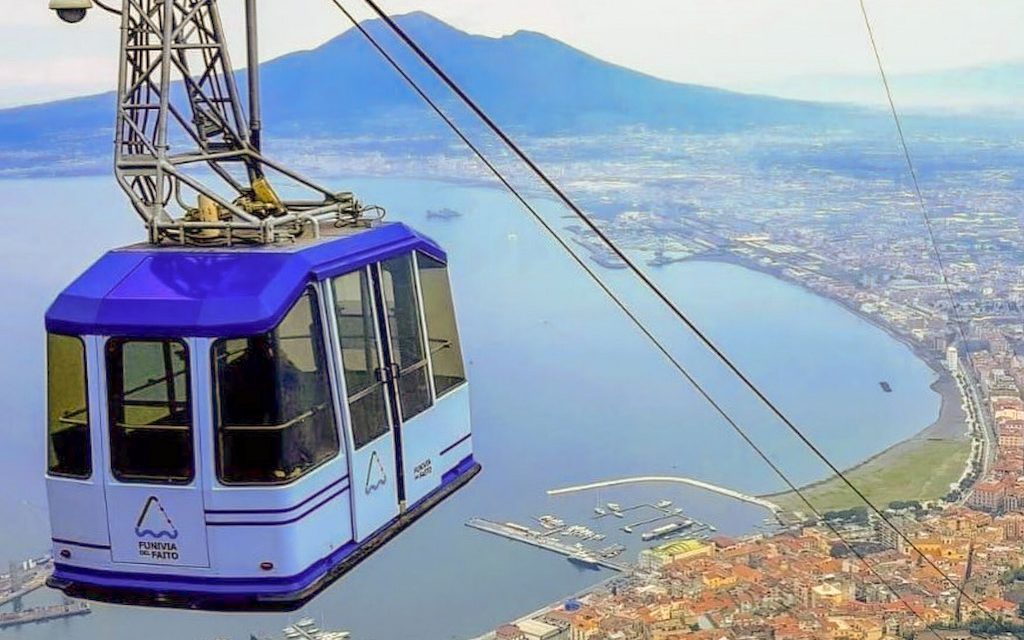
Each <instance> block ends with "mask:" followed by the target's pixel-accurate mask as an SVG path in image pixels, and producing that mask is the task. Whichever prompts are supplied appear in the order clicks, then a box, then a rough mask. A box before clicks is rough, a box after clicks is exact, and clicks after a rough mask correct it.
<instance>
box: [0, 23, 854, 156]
mask: <svg viewBox="0 0 1024 640" xmlns="http://www.w3.org/2000/svg"><path fill="white" fill-rule="evenodd" d="M399 22H400V23H401V24H402V25H403V26H404V27H405V28H406V29H407V30H408V31H409V32H410V33H411V34H412V35H413V36H414V37H415V38H416V39H417V40H418V41H419V42H421V43H422V45H423V47H424V48H425V49H426V50H427V51H429V52H430V53H431V54H432V55H433V56H435V57H436V59H437V60H438V61H439V62H440V64H441V65H443V66H444V67H445V68H446V69H448V70H449V71H450V73H451V74H452V76H454V77H455V79H456V80H457V81H459V82H460V83H461V84H462V85H463V86H464V87H465V88H466V90H467V91H468V92H469V93H470V94H471V95H473V96H474V97H475V98H476V99H478V100H479V101H480V103H481V104H482V105H483V106H484V107H485V108H486V109H487V110H488V111H490V112H491V113H492V114H493V115H494V117H495V119H497V120H498V121H499V122H501V123H502V124H503V125H505V126H507V127H509V128H510V129H512V130H516V131H520V132H524V133H528V134H534V135H545V134H553V133H587V132H593V131H600V130H604V129H607V128H609V127H618V126H626V125H643V126H646V127H651V128H676V129H682V130H688V131H728V130H735V129H742V128H748V127H754V126H771V125H778V124H796V123H807V122H817V121H823V120H832V119H840V118H844V117H847V116H850V115H851V114H853V113H854V112H852V111H850V110H847V109H844V108H836V107H826V106H822V105H818V104H814V103H808V102H799V101H791V100H782V99H776V98H769V97H763V96H753V95H744V94H738V93H732V92H728V91H723V90H718V89H712V88H708V87H701V86H695V85H685V84H678V83H672V82H667V81H664V80H659V79H657V78H653V77H651V76H648V75H644V74H642V73H638V72H635V71H631V70H629V69H625V68H623V67H619V66H616V65H612V64H609V63H606V62H604V61H601V60H599V59H597V58H594V57H593V56H590V55H587V54H585V53H583V52H581V51H578V50H576V49H573V48H572V47H570V46H568V45H566V44H564V43H561V42H558V41H556V40H553V39H551V38H549V37H547V36H544V35H541V34H538V33H531V32H518V33H516V34H513V35H511V36H506V37H502V38H490V37H484V36H474V35H470V34H467V33H464V32H462V31H459V30H457V29H455V28H453V27H451V26H449V25H447V24H445V23H443V22H441V21H439V20H437V19H435V18H433V17H431V16H429V15H427V14H424V13H413V14H408V15H405V16H402V17H400V18H399ZM368 28H369V29H370V30H371V31H372V32H373V33H374V34H376V35H378V36H379V37H380V38H381V39H382V41H384V42H385V43H386V44H387V45H389V48H391V49H392V50H394V51H396V52H397V55H398V57H399V58H400V59H401V60H402V61H403V62H404V63H405V64H406V66H407V67H408V68H409V69H410V70H411V71H412V72H413V73H414V75H415V76H416V77H418V78H420V79H423V80H424V82H425V84H426V86H427V87H428V88H430V89H432V90H433V92H434V93H435V95H437V96H440V97H441V98H442V99H443V100H444V101H446V102H448V103H450V102H451V98H450V97H449V96H448V94H447V92H445V91H443V90H442V89H441V88H440V85H439V84H438V82H437V81H436V80H434V79H432V78H431V77H430V74H429V73H427V72H426V71H425V70H424V69H423V68H422V67H420V66H419V65H418V64H416V63H415V62H414V61H413V58H412V54H411V53H408V52H406V51H405V50H404V48H403V47H400V46H398V43H397V42H396V41H395V39H394V37H393V36H391V35H390V33H389V32H388V30H387V28H386V26H385V25H384V24H383V23H381V22H379V21H374V22H370V23H368ZM263 88H264V110H265V121H266V123H267V127H268V133H267V135H269V136H272V137H273V136H282V137H294V136H307V135H316V136H321V135H325V136H341V135H364V134H368V135H374V134H385V133H386V134H399V135H401V134H415V133H419V132H422V131H423V130H424V129H427V130H437V129H436V127H437V126H438V125H437V122H436V118H434V117H433V116H432V115H431V114H429V113H428V112H427V111H426V110H425V109H424V107H423V105H422V104H421V103H420V101H419V99H418V98H417V97H416V96H415V95H413V94H412V93H411V92H410V91H409V89H408V88H407V87H406V86H405V85H404V84H403V82H402V81H401V79H400V78H399V77H398V76H397V75H396V74H395V73H394V72H393V71H392V70H391V69H390V68H389V67H388V66H387V65H386V63H384V61H383V60H382V59H381V58H380V57H379V55H378V54H377V53H376V51H374V50H373V49H371V48H370V46H369V45H368V44H367V43H366V42H365V40H364V39H363V38H362V36H361V35H360V34H359V33H358V32H355V31H348V32H346V33H344V34H342V35H340V36H338V37H337V38H334V39H333V40H331V41H329V42H327V43H325V44H324V45H322V46H320V47H318V48H316V49H314V50H311V51H303V52H296V53H293V54H289V55H286V56H283V57H281V58H278V59H276V60H273V61H270V62H268V63H266V64H264V65H263ZM113 106H114V98H113V95H112V94H109V93H108V94H102V95H98V96H89V97H83V98H75V99H72V100H63V101H60V102H54V103H49V104H44V105H35V106H27V107H20V108H15V109H7V110H3V111H0V148H3V149H6V150H8V151H12V150H31V149H33V148H44V149H45V147H46V145H60V146H61V147H62V148H65V149H68V150H71V151H73V152H74V151H78V152H88V151H96V150H98V148H97V143H99V142H103V143H108V142H109V140H110V138H111V137H112V122H113V117H114V115H113ZM108 149H109V147H103V148H102V151H103V152H104V153H106V151H107V150H108Z"/></svg>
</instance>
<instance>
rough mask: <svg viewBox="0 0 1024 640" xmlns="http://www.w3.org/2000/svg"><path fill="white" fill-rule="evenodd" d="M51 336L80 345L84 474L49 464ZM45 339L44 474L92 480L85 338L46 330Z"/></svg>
mask: <svg viewBox="0 0 1024 640" xmlns="http://www.w3.org/2000/svg"><path fill="white" fill-rule="evenodd" d="M51 337H60V338H71V339H72V340H75V341H77V342H78V344H79V346H81V347H82V385H83V387H84V389H83V391H84V393H83V394H82V395H83V397H84V398H85V410H84V413H85V432H86V443H87V444H88V451H87V453H88V455H87V456H86V457H87V459H88V461H89V471H88V473H86V474H85V475H81V474H74V473H62V472H59V471H54V470H53V467H52V466H51V464H50V446H51V440H52V438H53V430H52V424H51V423H50V416H49V413H50V372H51V369H50V366H51V364H52V362H51V360H50V357H49V355H50V354H49V340H50V338H51ZM46 340H47V357H46V414H47V415H46V475H47V476H50V477H53V478H61V479H64V480H92V477H93V474H95V472H96V465H95V464H94V463H93V462H94V461H93V449H94V447H93V441H92V440H93V420H92V415H91V411H92V403H91V402H90V399H89V391H90V387H89V350H88V345H87V344H86V342H85V338H83V337H82V336H80V335H76V334H68V333H56V332H51V331H48V332H46Z"/></svg>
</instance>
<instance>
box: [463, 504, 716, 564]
mask: <svg viewBox="0 0 1024 640" xmlns="http://www.w3.org/2000/svg"><path fill="white" fill-rule="evenodd" d="M642 510H647V511H651V512H653V514H651V515H650V516H648V517H643V516H642V515H639V514H638V512H640V511H642ZM627 514H638V515H636V516H634V517H635V518H637V519H636V520H635V521H628V524H623V525H622V526H619V527H617V530H612V531H611V532H609V533H603V532H600V531H595V530H594V529H592V528H591V526H597V525H591V526H588V525H583V524H573V523H568V522H566V521H565V520H564V519H562V518H561V517H559V516H557V515H553V514H544V515H540V516H535V517H534V518H533V521H534V523H535V524H534V525H532V526H527V525H523V524H519V523H517V522H496V521H492V520H487V519H485V518H471V519H470V520H469V521H467V522H466V526H468V527H471V528H473V529H477V530H479V531H484V532H486V533H490V534H492V535H496V536H500V537H503V538H506V539H508V540H513V541H515V542H521V543H523V544H528V545H530V546H532V547H537V548H539V549H544V550H546V551H551V552H553V553H556V554H558V555H560V556H562V557H564V558H565V559H566V560H568V561H569V562H571V563H572V564H574V565H576V566H578V567H582V568H586V569H595V570H596V569H602V568H604V569H610V570H612V571H618V572H628V571H630V570H631V568H632V566H631V565H630V564H628V563H626V562H623V561H622V560H620V559H619V557H620V556H621V555H622V554H623V553H624V552H625V551H627V549H628V547H627V545H626V544H624V543H623V542H627V541H628V538H627V537H628V536H632V535H633V534H634V533H638V534H639V535H638V536H636V537H639V539H640V540H641V541H642V542H643V543H648V542H661V541H667V540H674V539H685V540H689V541H701V540H705V539H707V538H708V537H709V536H710V535H711V534H712V533H714V531H715V527H714V526H712V525H710V524H707V523H705V522H700V521H698V520H695V519H693V518H689V517H686V516H684V515H683V510H682V509H681V508H679V507H674V506H673V504H672V501H671V500H661V501H658V502H656V503H648V502H643V503H639V504H635V505H630V506H622V505H620V504H618V503H615V502H608V503H605V504H603V505H598V506H595V507H594V516H593V517H592V520H593V521H596V522H597V523H602V522H604V521H606V520H607V519H609V518H611V519H614V520H624V521H626V517H627ZM645 515H646V514H645ZM655 525H656V526H655ZM610 533H614V534H615V535H616V536H617V540H615V541H606V538H607V537H608V535H609V534H610ZM621 534H625V536H623V535H621ZM634 539H635V538H634Z"/></svg>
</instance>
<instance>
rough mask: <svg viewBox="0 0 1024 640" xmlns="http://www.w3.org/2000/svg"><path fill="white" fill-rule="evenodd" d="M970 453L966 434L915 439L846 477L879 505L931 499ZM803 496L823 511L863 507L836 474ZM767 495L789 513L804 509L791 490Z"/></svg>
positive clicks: (946, 489) (950, 480)
mask: <svg viewBox="0 0 1024 640" xmlns="http://www.w3.org/2000/svg"><path fill="white" fill-rule="evenodd" d="M970 451H971V441H970V440H969V439H967V438H951V439H938V438H935V439H932V438H913V439H911V440H907V441H905V442H901V443H900V444H897V445H896V446H894V447H891V448H889V449H887V450H886V451H884V452H882V453H880V454H879V455H877V456H875V457H874V458H871V459H870V460H868V461H866V462H864V463H862V464H860V465H858V466H856V467H854V468H853V469H850V470H849V471H848V472H847V473H846V477H847V478H849V480H850V482H852V483H853V485H854V486H856V487H857V488H858V489H859V490H860V491H861V492H863V493H864V495H865V496H867V498H868V499H869V500H871V502H872V503H874V504H875V505H876V506H877V507H879V508H883V507H885V506H886V505H888V504H889V503H890V502H893V501H895V500H933V499H935V498H940V497H942V496H944V495H946V494H947V493H948V492H949V485H950V483H953V482H956V481H957V480H958V479H959V478H960V474H961V473H963V470H964V461H965V460H967V457H968V455H969V454H970ZM803 494H804V496H806V497H807V498H808V499H809V500H810V501H811V503H812V504H813V505H814V506H815V508H816V509H817V510H818V511H820V512H822V513H824V512H826V511H835V510H838V509H848V508H850V507H860V506H864V503H863V502H862V501H861V500H860V498H858V497H857V495H856V494H854V493H853V491H851V490H850V488H849V487H847V486H846V484H845V483H843V482H842V481H841V480H839V478H837V477H832V478H830V479H828V480H825V481H823V482H818V483H815V484H812V485H809V486H807V487H805V488H803ZM768 498H769V499H770V500H772V501H774V502H776V503H777V504H779V506H781V507H782V508H784V509H786V510H789V511H803V512H805V513H806V512H807V511H808V509H807V505H806V504H805V503H804V501H803V500H801V499H800V498H799V497H798V496H797V495H796V494H795V493H793V492H786V493H780V494H776V495H773V496H768Z"/></svg>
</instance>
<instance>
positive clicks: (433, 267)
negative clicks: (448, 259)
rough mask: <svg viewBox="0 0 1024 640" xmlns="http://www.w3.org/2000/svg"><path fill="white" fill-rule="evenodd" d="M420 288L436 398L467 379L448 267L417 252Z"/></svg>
mask: <svg viewBox="0 0 1024 640" xmlns="http://www.w3.org/2000/svg"><path fill="white" fill-rule="evenodd" d="M416 265H417V267H418V268H419V274H420V288H421V289H422V290H423V315H424V317H425V318H426V321H427V346H428V348H429V349H428V350H429V352H430V365H431V369H432V371H433V376H434V391H435V393H436V394H437V396H438V397H440V396H442V395H444V394H445V393H446V392H448V391H450V390H452V389H454V388H455V387H457V386H459V385H460V384H462V383H463V382H465V381H466V370H465V368H464V367H463V364H462V348H461V347H460V346H459V329H458V325H457V324H456V322H455V308H454V307H453V305H452V289H451V284H450V283H449V282H448V268H447V267H446V266H445V264H444V263H443V262H441V261H439V260H435V259H433V258H431V257H430V256H428V255H426V254H423V253H417V254H416Z"/></svg>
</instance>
